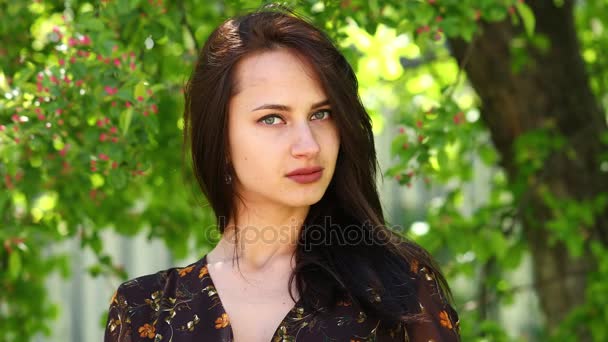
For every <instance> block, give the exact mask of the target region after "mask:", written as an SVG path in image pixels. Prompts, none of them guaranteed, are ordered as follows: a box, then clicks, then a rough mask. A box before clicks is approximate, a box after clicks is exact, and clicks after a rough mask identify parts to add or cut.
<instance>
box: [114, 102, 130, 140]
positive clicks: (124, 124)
mask: <svg viewBox="0 0 608 342" xmlns="http://www.w3.org/2000/svg"><path fill="white" fill-rule="evenodd" d="M132 119H133V108H132V107H131V108H127V109H126V110H123V111H122V113H120V119H119V123H118V126H119V127H120V131H121V132H122V135H123V137H124V136H126V135H127V132H128V131H129V126H131V120H132Z"/></svg>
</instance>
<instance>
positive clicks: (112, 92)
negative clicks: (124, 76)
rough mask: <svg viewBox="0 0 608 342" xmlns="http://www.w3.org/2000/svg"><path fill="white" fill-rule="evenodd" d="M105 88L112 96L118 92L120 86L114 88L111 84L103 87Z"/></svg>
mask: <svg viewBox="0 0 608 342" xmlns="http://www.w3.org/2000/svg"><path fill="white" fill-rule="evenodd" d="M103 89H104V90H105V91H106V93H107V94H108V95H110V96H112V95H116V93H117V92H118V88H112V87H110V86H105V87H103Z"/></svg>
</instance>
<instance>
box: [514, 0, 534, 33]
mask: <svg viewBox="0 0 608 342" xmlns="http://www.w3.org/2000/svg"><path fill="white" fill-rule="evenodd" d="M515 7H517V12H519V15H520V16H521V19H522V20H523V22H524V28H525V29H526V33H527V34H528V36H533V35H534V27H535V26H536V18H535V17H534V13H533V12H532V10H531V9H530V7H529V6H528V5H526V3H524V2H519V1H518V2H517V3H516V4H515Z"/></svg>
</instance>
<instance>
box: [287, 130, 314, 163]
mask: <svg viewBox="0 0 608 342" xmlns="http://www.w3.org/2000/svg"><path fill="white" fill-rule="evenodd" d="M294 134H295V139H294V143H293V145H292V147H291V152H292V154H293V155H294V156H296V157H297V156H307V157H311V156H314V155H316V154H317V153H319V150H320V146H319V144H318V143H317V138H316V137H315V134H314V132H313V131H312V129H311V127H310V126H309V125H308V124H302V125H299V126H298V127H297V128H296V129H295V132H294Z"/></svg>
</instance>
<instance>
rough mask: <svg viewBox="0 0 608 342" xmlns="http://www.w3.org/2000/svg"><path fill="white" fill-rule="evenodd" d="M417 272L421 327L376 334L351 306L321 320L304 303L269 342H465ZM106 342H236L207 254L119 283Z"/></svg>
mask: <svg viewBox="0 0 608 342" xmlns="http://www.w3.org/2000/svg"><path fill="white" fill-rule="evenodd" d="M411 270H412V281H416V282H418V283H417V288H418V289H419V290H418V296H417V299H418V304H419V306H420V309H421V312H422V313H424V314H425V316H426V317H427V318H428V319H426V320H425V321H424V322H423V323H417V324H410V325H398V326H395V327H393V328H392V329H378V326H379V325H380V323H381V322H380V321H379V320H378V319H373V318H371V317H367V315H366V314H365V313H364V312H363V311H362V310H361V309H360V308H359V307H357V306H356V305H355V304H354V303H353V302H352V301H351V300H348V299H345V300H343V301H339V302H338V305H337V306H336V308H335V309H332V310H325V311H321V312H320V313H317V314H315V315H312V314H310V313H307V312H306V311H305V310H304V307H303V305H302V303H300V300H298V302H296V303H295V305H294V306H293V308H292V309H291V310H290V311H289V312H288V313H287V315H286V316H285V317H284V318H283V320H282V321H281V323H280V324H279V326H278V327H277V328H276V330H275V332H274V335H273V337H272V339H271V341H269V342H291V341H295V342H309V341H347V342H363V341H365V342H368V341H411V342H429V341H435V342H439V341H460V337H459V333H458V331H459V321H458V315H457V313H456V311H454V309H453V308H452V307H451V306H450V305H449V304H448V302H447V301H446V300H445V298H444V297H443V295H442V292H441V291H439V290H438V284H437V281H436V280H435V278H434V276H433V274H431V273H430V272H428V271H427V270H426V268H424V267H422V268H419V267H418V264H417V263H416V262H414V263H412V265H411ZM381 331H382V332H383V333H382V334H381V333H380V332H381ZM104 341H105V342H134V341H171V342H186V341H197V342H203V341H204V342H207V341H209V342H220V341H222V342H223V341H225V342H231V341H233V332H232V328H231V326H230V317H228V315H227V314H226V310H224V307H223V306H222V303H221V301H220V298H219V296H218V293H217V291H216V289H215V286H214V284H213V281H212V279H211V277H210V275H209V272H208V270H207V256H206V255H205V256H204V257H203V258H202V259H201V260H199V261H197V262H195V263H193V264H191V265H189V266H187V267H183V268H171V269H168V270H165V271H161V272H158V273H155V274H151V275H146V276H143V277H139V278H136V279H133V280H130V281H127V282H125V283H123V284H121V285H120V286H119V287H118V289H117V291H116V292H115V293H114V296H113V297H112V299H111V302H110V309H109V315H108V320H107V324H106V330H105V339H104ZM241 342H242V341H241ZM245 342H246V341H245Z"/></svg>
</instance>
